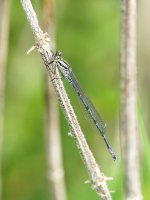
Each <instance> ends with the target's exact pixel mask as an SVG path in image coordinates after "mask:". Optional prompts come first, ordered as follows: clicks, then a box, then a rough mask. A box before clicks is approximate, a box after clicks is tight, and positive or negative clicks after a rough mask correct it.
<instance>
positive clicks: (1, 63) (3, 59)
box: [0, 0, 10, 199]
mask: <svg viewBox="0 0 150 200" xmlns="http://www.w3.org/2000/svg"><path fill="white" fill-rule="evenodd" d="M9 2H10V1H9V0H0V199H2V160H3V132H4V96H5V95H4V94H5V71H6V63H7V52H8V35H9Z"/></svg>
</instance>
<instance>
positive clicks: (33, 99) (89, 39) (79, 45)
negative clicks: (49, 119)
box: [3, 0, 150, 200]
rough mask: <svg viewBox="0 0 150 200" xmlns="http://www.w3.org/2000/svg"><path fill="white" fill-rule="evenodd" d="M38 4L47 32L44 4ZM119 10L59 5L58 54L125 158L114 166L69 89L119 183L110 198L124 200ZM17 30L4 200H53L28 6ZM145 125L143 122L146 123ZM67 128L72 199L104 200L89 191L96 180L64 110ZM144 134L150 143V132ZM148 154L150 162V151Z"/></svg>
mask: <svg viewBox="0 0 150 200" xmlns="http://www.w3.org/2000/svg"><path fill="white" fill-rule="evenodd" d="M32 3H33V5H34V8H35V10H36V13H37V15H38V19H39V21H40V24H41V26H42V20H43V19H42V1H38V0H37V1H33V2H32ZM119 4H120V2H119V1H117V0H116V1H114V0H109V1H108V0H101V1H99V0H93V1H89V0H88V1H87V0H82V1H81V0H76V1H73V0H63V1H62V0H57V2H56V5H55V24H56V44H57V49H58V50H60V51H62V53H63V57H64V58H65V59H66V60H67V62H69V63H70V64H71V66H72V68H73V71H74V73H75V74H76V76H77V77H78V79H79V81H80V83H81V85H82V88H83V89H84V90H85V92H86V94H88V96H89V97H90V99H91V100H92V102H93V103H94V105H95V107H96V108H97V110H98V111H99V112H100V113H101V115H102V117H103V118H104V119H105V121H106V123H107V135H108V138H109V140H110V141H111V143H112V146H113V148H114V150H115V152H116V154H117V160H116V162H113V161H112V160H111V158H110V156H109V154H108V152H107V150H106V148H105V146H104V144H103V141H102V140H101V138H100V137H99V135H98V134H94V133H93V132H94V131H95V130H94V129H93V127H91V126H90V125H89V122H88V121H87V120H86V119H84V117H83V115H82V111H80V110H81V108H80V106H79V105H78V103H76V102H77V99H76V95H75V94H74V92H73V91H72V88H71V87H70V86H69V85H68V84H67V83H65V86H66V88H67V91H68V93H69V98H70V99H71V103H73V105H74V106H75V111H76V112H77V113H79V115H78V118H79V121H80V122H81V126H82V127H83V130H84V133H85V136H86V138H87V140H88V143H89V145H90V147H91V149H92V151H93V152H94V155H95V157H96V159H97V160H98V163H99V165H100V168H101V170H102V172H104V173H105V175H106V176H108V177H113V178H114V180H113V181H110V182H108V184H109V188H110V190H113V191H115V192H114V193H112V196H113V199H123V180H122V164H121V163H122V158H121V153H120V136H119V128H118V114H119V39H120V38H119V26H120V24H119V21H120V20H119V18H120V7H119V6H120V5H119ZM10 26H11V27H10V38H9V52H8V53H9V54H8V62H7V75H6V96H5V98H6V100H5V102H6V103H5V135H4V145H3V146H4V156H3V158H4V163H3V181H4V185H3V189H4V194H3V196H4V198H3V199H4V200H41V199H45V200H46V199H48V185H47V177H46V161H45V159H46V158H45V147H44V124H43V120H44V116H43V115H44V110H43V109H44V96H43V94H44V83H43V82H44V81H43V79H44V77H43V73H42V71H43V67H44V66H43V64H42V61H41V58H40V55H39V54H38V53H37V52H36V51H33V52H32V53H31V54H29V55H26V52H27V50H28V49H29V48H30V47H31V46H32V45H33V44H34V39H33V35H32V33H31V30H30V28H29V25H28V23H27V20H26V16H25V14H24V11H23V9H22V7H21V5H20V1H13V2H12V3H11V18H10ZM64 82H65V81H64ZM50 84H51V83H50ZM142 119H143V118H139V120H141V121H142ZM60 123H61V137H62V144H63V159H64V160H63V161H64V167H65V178H66V186H67V194H68V199H69V200H75V199H82V200H84V199H86V200H91V199H97V196H96V194H95V192H94V191H92V190H91V189H90V186H89V185H85V184H84V181H85V180H87V179H88V176H87V172H86V170H85V168H84V166H83V163H82V161H81V159H80V156H79V153H78V151H77V149H76V146H75V144H74V143H73V141H72V139H71V138H70V137H68V134H67V133H68V132H69V129H68V126H67V123H66V120H65V119H64V116H63V113H62V112H61V110H60ZM89 130H90V131H89ZM142 130H143V129H141V132H142ZM143 134H144V135H145V137H146V131H143ZM143 142H144V141H143ZM147 146H149V143H147ZM143 151H144V150H143ZM147 151H148V152H149V149H147ZM143 154H144V155H146V153H145V151H144V152H143ZM147 157H148V156H147ZM147 157H146V156H144V157H143V159H142V163H144V166H145V167H144V168H143V164H142V167H141V180H142V188H143V193H144V197H145V199H147V200H148V197H149V195H150V192H149V181H148V180H147V181H145V179H146V176H147V174H148V171H149V170H150V165H148V163H147V162H146V159H148V158H147ZM144 159H145V160H144ZM143 169H144V170H143ZM149 177H150V175H149Z"/></svg>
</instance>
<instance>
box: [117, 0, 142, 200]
mask: <svg viewBox="0 0 150 200" xmlns="http://www.w3.org/2000/svg"><path fill="white" fill-rule="evenodd" d="M136 14H137V10H136V0H122V2H121V112H120V119H121V123H120V125H121V129H120V130H121V136H122V139H123V157H124V182H125V199H126V200H133V199H136V200H141V199H142V195H141V187H140V178H139V144H138V142H139V137H138V136H139V135H138V130H137V129H138V126H137V114H136V101H137V78H136V75H137V66H136V60H137V57H136Z"/></svg>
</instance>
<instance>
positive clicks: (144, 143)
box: [137, 102, 150, 181]
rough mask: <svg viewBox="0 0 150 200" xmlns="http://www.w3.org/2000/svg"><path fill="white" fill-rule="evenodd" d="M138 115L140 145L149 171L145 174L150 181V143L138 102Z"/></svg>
mask: <svg viewBox="0 0 150 200" xmlns="http://www.w3.org/2000/svg"><path fill="white" fill-rule="evenodd" d="M137 111H138V112H137V114H138V125H139V132H140V141H141V142H140V144H141V148H142V157H143V160H144V162H145V163H146V166H147V168H148V170H147V171H146V172H145V173H146V174H147V179H148V180H149V181H150V159H149V156H150V142H149V138H148V135H147V131H146V128H145V124H144V119H143V115H142V111H141V106H140V103H139V102H138V105H137Z"/></svg>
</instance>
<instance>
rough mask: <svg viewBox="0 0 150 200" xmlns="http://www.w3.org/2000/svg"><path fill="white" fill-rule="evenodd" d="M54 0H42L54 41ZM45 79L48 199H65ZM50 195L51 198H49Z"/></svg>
mask: <svg viewBox="0 0 150 200" xmlns="http://www.w3.org/2000/svg"><path fill="white" fill-rule="evenodd" d="M53 12H54V2H53V0H43V16H44V27H45V30H46V31H47V32H48V34H49V35H50V36H51V38H53V41H54V37H55V35H54V29H55V28H54V23H53V20H54V15H53ZM44 79H45V147H46V159H47V160H46V162H47V174H48V183H49V184H48V187H49V193H50V199H54V200H66V188H65V181H64V169H63V164H62V147H61V138H60V130H59V117H58V105H57V103H56V102H57V99H56V95H55V91H54V89H53V87H52V84H51V83H50V80H49V77H48V73H47V71H44ZM51 196H52V198H51Z"/></svg>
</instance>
